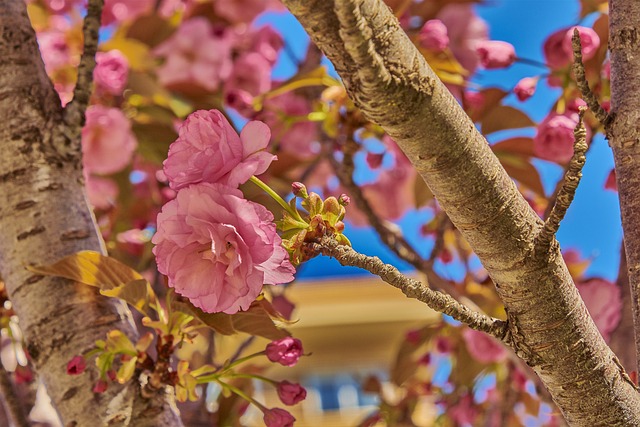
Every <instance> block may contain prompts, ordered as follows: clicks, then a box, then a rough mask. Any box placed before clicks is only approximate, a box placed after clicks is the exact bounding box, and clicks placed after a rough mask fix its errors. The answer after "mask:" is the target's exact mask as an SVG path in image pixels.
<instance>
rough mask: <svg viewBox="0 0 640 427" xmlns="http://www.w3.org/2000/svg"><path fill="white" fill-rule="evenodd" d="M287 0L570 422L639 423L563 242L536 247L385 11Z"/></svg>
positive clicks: (528, 217)
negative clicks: (394, 148) (458, 246)
mask: <svg viewBox="0 0 640 427" xmlns="http://www.w3.org/2000/svg"><path fill="white" fill-rule="evenodd" d="M284 3H285V4H286V5H287V7H288V8H289V9H290V10H291V11H292V12H293V14H294V15H296V17H297V18H298V19H299V20H300V22H301V23H302V25H303V26H304V27H305V28H306V30H307V32H308V33H309V34H310V36H311V38H312V39H313V41H314V42H315V43H316V44H317V45H318V46H319V47H320V49H321V50H323V51H324V52H325V54H326V55H327V56H328V57H329V59H331V61H332V62H333V64H334V65H335V67H336V70H337V71H338V73H339V74H340V76H341V77H342V79H343V81H344V84H345V86H346V88H347V90H348V92H349V95H350V96H351V98H352V99H353V100H354V101H355V103H356V104H357V105H358V106H359V107H360V108H361V109H362V110H363V111H364V113H365V114H366V115H367V116H368V117H369V118H370V119H371V120H373V121H374V122H376V123H378V124H380V125H381V126H382V127H383V128H384V129H385V130H386V131H387V132H388V133H389V135H391V136H392V137H393V138H394V139H395V140H396V141H397V142H398V145H399V146H400V147H401V148H402V150H403V151H404V152H405V154H407V156H408V157H409V159H410V160H411V162H412V163H413V164H414V166H415V167H416V169H417V170H418V172H419V173H420V175H421V176H422V177H423V178H424V179H425V181H426V183H427V184H428V186H429V188H430V189H431V191H432V192H433V194H434V195H435V196H436V198H437V199H438V201H439V203H440V204H441V206H442V207H443V208H444V209H445V211H446V212H447V214H448V215H449V217H450V218H451V220H452V222H453V223H454V224H455V226H456V227H457V228H458V229H459V230H460V231H461V232H462V233H463V235H464V237H465V238H466V239H467V240H468V241H469V243H470V244H471V246H472V247H473V249H474V251H475V252H476V253H477V254H478V256H479V257H480V259H481V260H482V262H483V264H484V266H485V268H486V269H487V270H488V271H489V273H490V275H491V277H492V278H493V280H494V282H495V283H496V286H497V289H498V293H499V295H500V297H501V298H502V300H503V302H504V304H505V307H506V310H507V313H508V320H509V330H508V333H507V335H506V336H505V337H504V340H505V342H507V343H508V344H509V345H511V346H512V347H513V348H514V349H515V351H516V352H517V354H518V355H519V356H520V357H521V358H523V359H524V360H525V361H526V362H527V363H528V364H529V365H530V366H532V368H533V369H534V370H535V372H536V373H537V374H538V375H539V376H540V378H541V379H542V381H543V382H544V384H545V385H546V387H547V388H548V389H549V391H550V393H551V395H552V396H553V398H554V400H555V402H556V403H557V404H558V406H559V407H560V408H561V410H562V411H563V414H564V416H565V418H566V419H567V421H568V422H569V423H570V424H571V425H575V426H585V427H586V426H588V427H592V426H630V425H640V414H639V413H638V410H637V409H638V408H639V407H640V398H639V396H638V393H637V392H636V390H635V388H634V386H633V384H632V382H631V381H630V380H629V378H628V376H627V375H626V374H625V373H624V370H623V369H622V367H621V366H620V363H619V362H618V360H617V358H616V357H615V355H614V354H613V352H612V351H611V350H610V349H609V347H607V345H606V344H605V342H604V340H603V339H602V337H601V336H600V334H599V333H598V330H597V329H596V327H595V325H594V323H593V321H592V319H591V318H590V317H589V315H588V313H587V310H586V308H585V306H584V304H583V302H582V300H581V299H580V297H579V295H578V292H577V290H576V288H575V286H574V284H573V282H572V279H571V276H570V275H569V272H568V270H567V268H566V266H565V264H564V262H563V260H562V256H561V255H560V250H559V246H558V244H557V242H556V241H555V239H554V240H553V241H552V242H551V247H550V248H549V247H544V245H536V240H537V237H538V234H539V231H540V229H541V226H542V222H541V220H540V219H539V218H538V216H537V215H536V214H535V212H533V211H532V209H531V208H530V207H529V205H528V204H527V202H526V201H525V200H524V198H523V197H522V196H521V195H520V194H519V193H518V190H517V188H516V186H515V185H514V183H513V181H512V180H511V179H510V178H509V176H508V175H507V174H506V172H505V171H504V169H503V168H502V166H501V165H500V163H499V161H498V159H497V158H496V157H495V156H494V155H493V153H492V151H491V149H490V147H489V145H488V144H487V142H486V140H485V139H484V138H483V137H482V135H481V134H480V133H479V132H478V131H477V129H476V128H475V126H474V124H473V123H472V122H471V120H470V119H469V118H468V117H467V116H466V114H465V113H464V111H463V110H462V109H461V108H460V106H459V105H458V103H457V102H456V100H455V99H454V98H453V97H452V96H451V94H450V93H449V92H448V90H447V89H446V88H445V87H444V85H443V84H442V83H441V82H440V81H439V80H438V78H437V77H436V75H435V74H434V73H433V71H432V70H431V69H430V68H429V66H428V65H427V64H426V62H425V61H424V58H423V57H422V56H421V55H420V54H419V53H418V51H417V50H416V49H415V47H414V46H413V44H412V43H411V42H410V40H409V39H408V38H407V37H406V35H405V33H404V32H403V31H402V29H401V28H400V26H399V25H398V23H397V20H396V19H395V17H393V14H392V13H391V11H390V10H389V9H388V8H387V6H385V5H384V3H383V2H382V1H381V0H284ZM635 16H640V15H639V14H636V15H635ZM636 58H637V56H636ZM639 111H640V110H639ZM638 184H640V182H639V183H638ZM638 188H639V189H640V185H638ZM636 200H640V197H639V198H637V199H636ZM637 212H640V209H638V210H637ZM639 215H640V214H639ZM639 271H640V269H639Z"/></svg>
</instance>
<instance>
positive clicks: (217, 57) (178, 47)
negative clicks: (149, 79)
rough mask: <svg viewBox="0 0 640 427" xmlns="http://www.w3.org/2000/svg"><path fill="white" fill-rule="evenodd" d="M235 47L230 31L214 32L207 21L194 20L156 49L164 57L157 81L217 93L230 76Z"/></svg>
mask: <svg viewBox="0 0 640 427" xmlns="http://www.w3.org/2000/svg"><path fill="white" fill-rule="evenodd" d="M216 4H217V3H216ZM232 44H233V38H232V35H231V33H230V32H228V31H223V30H220V31H214V29H213V27H212V26H211V23H210V22H209V21H208V20H207V19H206V18H203V17H196V18H192V19H190V20H188V21H186V22H184V23H183V24H182V25H180V27H178V30H177V31H176V32H175V33H174V34H173V35H172V36H171V37H170V38H169V39H168V40H166V41H164V42H163V43H162V44H160V45H159V46H158V47H156V48H155V49H154V51H153V52H154V53H155V54H156V55H158V56H160V57H164V58H165V62H164V64H162V65H161V66H160V67H158V70H157V73H158V80H159V81H160V83H161V84H162V85H164V86H167V87H169V88H172V89H179V88H181V87H182V86H184V85H187V86H188V85H193V84H196V85H198V86H200V87H202V88H204V89H206V90H208V91H214V90H216V89H217V88H218V87H219V85H220V83H221V82H222V81H223V80H225V79H226V78H228V77H229V76H230V74H231V69H232V60H231V47H232Z"/></svg>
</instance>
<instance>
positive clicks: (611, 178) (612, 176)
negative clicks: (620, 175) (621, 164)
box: [604, 169, 618, 191]
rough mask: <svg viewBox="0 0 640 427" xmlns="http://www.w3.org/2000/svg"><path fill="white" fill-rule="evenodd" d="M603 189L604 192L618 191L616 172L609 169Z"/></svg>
mask: <svg viewBox="0 0 640 427" xmlns="http://www.w3.org/2000/svg"><path fill="white" fill-rule="evenodd" d="M604 188H605V189H606V190H611V191H618V184H617V183H616V170H615V169H611V172H609V175H607V180H606V181H605V183H604Z"/></svg>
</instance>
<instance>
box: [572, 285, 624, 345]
mask: <svg viewBox="0 0 640 427" xmlns="http://www.w3.org/2000/svg"><path fill="white" fill-rule="evenodd" d="M576 287H577V288H578V291H579V292H580V296H581V297H582V299H583V301H584V303H585V305H586V306H587V310H589V314H591V317H592V318H593V321H594V322H595V324H596V326H597V327H598V330H599V331H600V333H601V334H602V336H603V337H604V339H605V340H607V341H608V340H609V337H610V336H611V332H613V331H614V330H615V329H616V327H617V326H618V323H620V317H621V313H622V297H621V295H620V287H618V286H617V285H616V284H615V283H613V282H610V281H608V280H605V279H599V278H594V279H590V280H587V281H584V282H579V283H577V284H576Z"/></svg>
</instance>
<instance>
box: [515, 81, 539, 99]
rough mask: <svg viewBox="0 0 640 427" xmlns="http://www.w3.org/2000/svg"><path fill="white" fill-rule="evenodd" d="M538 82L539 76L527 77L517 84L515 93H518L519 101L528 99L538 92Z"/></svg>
mask: <svg viewBox="0 0 640 427" xmlns="http://www.w3.org/2000/svg"><path fill="white" fill-rule="evenodd" d="M537 84H538V78H537V77H525V78H524V79H522V80H520V81H519V82H518V84H516V87H515V88H513V93H515V94H516V97H517V98H518V100H519V101H526V100H527V99H529V98H531V97H532V96H533V94H534V93H535V92H536V86H537Z"/></svg>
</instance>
